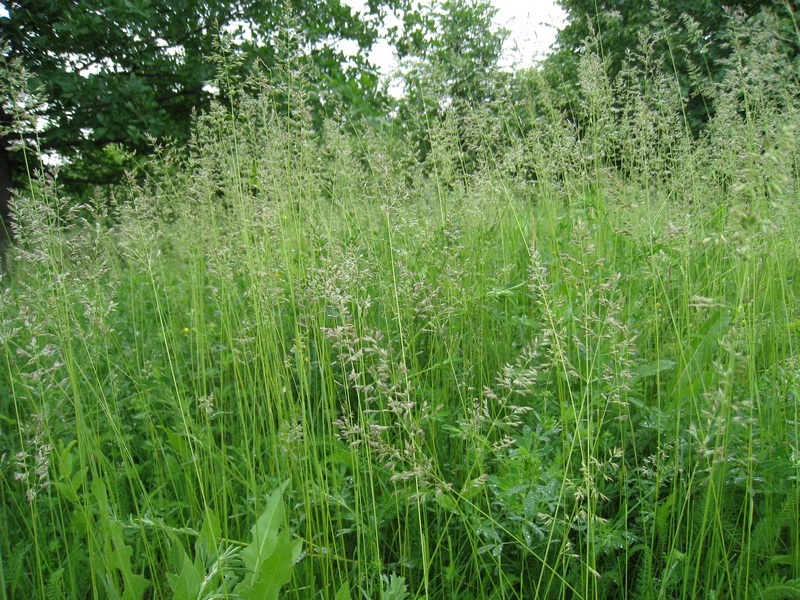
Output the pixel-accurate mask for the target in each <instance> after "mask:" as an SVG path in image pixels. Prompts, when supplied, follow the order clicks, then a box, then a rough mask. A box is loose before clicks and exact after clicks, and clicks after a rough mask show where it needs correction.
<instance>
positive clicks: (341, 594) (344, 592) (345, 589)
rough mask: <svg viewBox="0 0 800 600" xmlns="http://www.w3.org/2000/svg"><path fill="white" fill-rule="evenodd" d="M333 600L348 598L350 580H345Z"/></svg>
mask: <svg viewBox="0 0 800 600" xmlns="http://www.w3.org/2000/svg"><path fill="white" fill-rule="evenodd" d="M333 600H350V582H349V581H345V582H344V583H343V584H342V587H340V588H339V591H338V592H336V596H335V597H334V599H333Z"/></svg>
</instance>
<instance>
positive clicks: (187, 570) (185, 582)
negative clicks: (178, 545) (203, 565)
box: [167, 552, 203, 600]
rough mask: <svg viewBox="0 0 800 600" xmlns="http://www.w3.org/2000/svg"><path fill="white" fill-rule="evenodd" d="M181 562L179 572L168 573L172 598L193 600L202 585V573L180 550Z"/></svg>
mask: <svg viewBox="0 0 800 600" xmlns="http://www.w3.org/2000/svg"><path fill="white" fill-rule="evenodd" d="M182 554H183V559H182V560H183V564H182V565H181V569H180V573H179V574H178V575H177V576H176V575H172V574H168V575H167V578H168V580H169V586H170V587H171V588H172V591H173V596H172V598H173V600H195V599H196V598H197V595H198V594H199V593H200V588H201V586H202V585H203V573H201V572H200V570H199V569H198V568H197V565H195V564H194V562H192V559H191V558H189V556H188V555H187V554H186V553H185V552H182Z"/></svg>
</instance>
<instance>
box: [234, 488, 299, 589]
mask: <svg viewBox="0 0 800 600" xmlns="http://www.w3.org/2000/svg"><path fill="white" fill-rule="evenodd" d="M288 483H289V482H288V480H287V481H285V482H284V483H283V484H282V485H281V486H280V487H279V488H278V489H277V490H275V491H274V492H273V493H272V495H271V496H270V497H269V500H268V501H267V507H266V508H265V509H264V512H263V513H262V514H261V516H260V517H259V518H258V521H256V524H255V525H253V527H252V528H251V529H250V533H251V534H252V537H253V541H252V542H251V543H250V544H249V545H248V546H247V547H246V548H244V549H243V550H242V552H241V555H240V556H241V557H242V561H243V562H244V566H245V568H246V569H247V570H248V571H249V572H250V575H248V577H246V578H245V582H247V581H250V582H251V583H252V580H253V579H254V578H255V577H256V576H257V575H258V574H259V573H260V572H261V570H260V567H261V565H262V564H263V563H264V561H265V560H267V559H268V558H269V557H270V556H271V555H272V553H273V552H274V551H275V545H276V544H277V542H278V531H279V529H280V526H281V524H282V523H283V501H282V494H283V491H284V490H285V489H286V486H287V485H288Z"/></svg>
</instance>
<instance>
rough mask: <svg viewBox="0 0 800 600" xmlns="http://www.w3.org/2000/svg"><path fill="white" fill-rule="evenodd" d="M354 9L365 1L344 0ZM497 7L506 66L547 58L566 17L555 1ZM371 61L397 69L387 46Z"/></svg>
mask: <svg viewBox="0 0 800 600" xmlns="http://www.w3.org/2000/svg"><path fill="white" fill-rule="evenodd" d="M345 1H346V2H347V3H348V4H350V5H351V6H354V7H356V6H358V5H359V4H361V5H363V0H345ZM491 2H492V4H494V6H495V7H496V8H497V11H498V12H497V16H496V17H495V23H496V24H497V25H500V26H502V27H504V28H506V29H508V30H509V31H510V36H509V40H508V42H507V43H506V47H505V49H504V55H503V60H502V61H501V66H503V67H511V66H518V67H526V66H531V65H532V64H533V63H534V62H536V61H538V60H541V59H542V58H544V57H545V56H546V55H547V51H548V49H549V48H550V46H551V45H552V44H553V43H554V42H555V40H556V33H557V32H558V28H559V27H562V26H563V25H564V24H565V19H566V14H565V13H564V11H563V10H562V9H561V7H560V6H558V5H557V4H556V3H555V0H491ZM371 58H372V60H373V61H374V62H375V64H377V65H378V66H379V67H380V68H381V70H382V71H383V72H384V74H388V73H390V72H391V71H393V70H394V66H395V61H394V57H393V55H392V51H391V48H390V47H389V45H388V44H379V45H378V46H377V47H376V48H375V49H374V50H373V52H372V55H371Z"/></svg>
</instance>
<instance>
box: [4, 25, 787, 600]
mask: <svg viewBox="0 0 800 600" xmlns="http://www.w3.org/2000/svg"><path fill="white" fill-rule="evenodd" d="M782 60H783V59H782V58H781V57H780V56H778V55H776V54H775V53H774V47H773V46H772V45H771V44H770V40H769V38H768V37H758V36H756V35H755V34H753V35H752V39H751V40H750V42H749V44H748V45H743V46H742V47H741V48H739V49H738V50H737V52H736V54H735V60H734V62H735V64H737V65H739V67H740V68H732V69H730V70H729V72H728V74H727V76H726V79H725V80H724V81H723V82H721V83H720V84H719V86H718V87H717V88H716V89H715V90H714V99H715V114H714V116H713V117H712V119H711V120H710V122H709V123H708V125H707V127H706V128H705V129H704V131H703V132H702V134H701V135H699V136H694V135H692V133H691V132H690V131H689V128H688V126H687V125H686V123H685V118H684V115H685V113H684V99H683V98H682V97H681V93H680V90H679V88H678V87H677V84H675V82H674V81H672V80H671V79H670V78H669V77H664V76H662V75H660V74H659V73H660V72H661V71H660V70H658V69H655V68H654V69H653V70H652V71H648V72H639V73H636V76H635V78H634V77H632V76H631V74H630V73H628V74H627V75H628V77H623V78H620V79H619V80H618V81H608V80H607V79H606V78H604V76H603V69H602V63H601V61H600V60H599V58H597V57H596V56H594V55H592V54H590V53H587V55H586V57H585V60H584V61H583V63H582V65H581V69H582V74H581V92H582V96H581V97H582V98H583V100H582V104H581V105H580V106H579V107H578V112H579V113H580V114H581V115H582V116H583V119H582V121H581V123H580V125H578V124H576V123H575V122H574V120H572V119H570V118H567V117H566V115H565V114H564V113H563V111H562V110H560V109H559V108H558V105H557V102H556V101H555V100H554V99H553V98H552V97H551V96H550V95H549V94H548V90H547V87H546V85H545V84H544V82H539V83H538V84H537V86H536V87H535V90H536V93H535V94H532V96H531V98H530V99H529V100H528V104H527V105H523V106H513V107H511V106H506V107H505V108H503V107H501V109H499V110H494V111H491V110H488V109H487V108H486V107H482V108H479V109H476V110H475V111H474V112H464V113H460V114H452V113H451V114H450V115H449V116H448V117H447V118H445V119H443V120H441V121H438V122H430V123H428V124H427V128H426V130H425V132H424V133H425V139H426V141H427V142H426V143H427V144H428V146H427V151H426V152H425V153H420V148H419V145H418V144H417V143H416V142H415V141H414V139H412V137H413V136H411V135H410V134H407V132H405V133H404V132H403V131H397V130H392V131H387V130H385V129H380V128H370V127H363V128H359V127H352V126H351V124H349V123H348V122H347V121H346V119H344V118H343V119H342V120H340V121H331V122H328V123H326V125H325V128H324V130H323V132H322V133H321V134H319V133H317V132H316V131H315V129H314V127H313V123H312V119H311V116H310V114H309V112H308V110H307V109H306V107H305V103H304V99H303V95H302V93H301V92H299V91H297V92H296V93H294V92H292V90H291V89H290V90H289V91H288V92H287V91H286V90H285V89H281V90H276V89H274V88H272V87H271V86H270V84H268V83H265V82H264V81H262V80H260V79H259V78H258V76H254V78H253V79H252V80H251V81H249V82H247V83H246V85H243V86H242V87H241V91H240V92H239V93H238V94H236V95H234V99H233V101H232V102H231V104H229V105H224V106H222V105H220V106H216V107H215V108H214V110H212V111H211V112H210V113H208V114H206V115H203V116H201V117H199V118H198V120H197V123H196V130H195V133H194V138H193V142H192V146H191V149H190V152H189V153H188V154H184V153H180V152H177V151H173V150H172V149H170V148H165V149H163V150H162V151H161V153H160V155H159V157H158V158H157V160H155V161H154V162H153V163H152V164H151V166H150V167H149V168H150V170H151V177H150V178H149V179H148V180H147V181H146V182H138V183H137V182H136V181H134V180H132V181H131V182H129V183H128V184H127V185H125V186H123V187H121V188H119V189H117V190H116V191H115V194H114V196H113V197H112V198H106V197H102V198H100V199H98V201H97V202H95V203H88V204H83V205H80V206H76V205H74V204H72V203H70V201H69V200H68V199H66V198H64V197H63V195H62V194H61V192H60V190H59V187H58V180H57V179H55V180H41V181H38V180H37V181H34V182H32V184H33V185H32V187H31V193H29V194H27V195H24V196H20V197H19V198H18V199H17V202H16V215H17V217H16V218H17V223H18V231H17V238H18V241H17V245H16V247H15V248H14V251H13V255H12V256H10V257H9V264H10V272H9V273H6V274H5V275H4V276H3V279H2V290H3V291H2V296H1V297H0V315H1V319H0V321H1V324H0V337H1V338H2V346H1V347H0V352H1V353H2V354H0V357H1V358H2V367H0V456H2V458H0V466H1V467H2V471H1V472H2V479H1V480H0V522H2V524H3V535H2V536H0V590H2V595H0V598H2V599H3V600H5V599H8V598H37V597H38V598H89V597H93V598H119V599H123V600H140V599H142V598H171V599H172V598H174V599H175V600H182V599H195V598H197V599H200V598H203V599H211V598H278V597H285V598H330V599H335V600H345V599H347V598H352V599H356V598H367V599H372V598H375V599H384V600H403V599H405V598H409V599H412V598H463V599H479V598H480V599H488V598H492V599H515V598H519V599H522V598H563V599H568V598H570V599H571V598H576V599H577V598H583V599H590V598H623V597H630V598H641V599H653V600H655V599H661V598H681V599H690V598H741V599H747V598H753V599H756V598H759V599H760V598H774V599H777V598H797V597H800V550H799V549H798V538H799V536H800V506H798V503H799V501H800V404H799V403H798V395H800V359H799V358H798V343H799V342H800V303H799V302H798V298H800V262H799V259H800V253H799V252H798V235H797V233H798V231H800V187H799V181H800V180H799V176H800V137H798V127H800V97H798V94H797V89H798V87H797V80H796V74H792V73H791V71H790V70H786V69H780V68H778V67H776V65H780V64H782V63H781V61H782ZM632 82H634V83H632ZM276 98H282V100H281V101H280V102H278V101H277V100H276ZM515 111H527V113H526V114H527V115H528V116H529V117H530V115H537V116H536V117H535V118H526V119H524V126H522V125H520V126H517V127H515V126H514V124H521V123H522V122H523V119H521V118H517V117H518V115H519V114H521V112H520V113H517V112H515Z"/></svg>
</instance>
